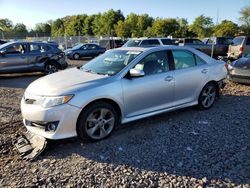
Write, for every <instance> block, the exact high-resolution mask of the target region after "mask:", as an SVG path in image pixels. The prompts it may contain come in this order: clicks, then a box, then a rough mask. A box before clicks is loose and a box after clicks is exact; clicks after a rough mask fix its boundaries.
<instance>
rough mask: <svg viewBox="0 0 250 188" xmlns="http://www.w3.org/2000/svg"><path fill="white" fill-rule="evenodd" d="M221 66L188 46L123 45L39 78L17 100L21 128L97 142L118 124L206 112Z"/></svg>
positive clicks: (50, 136) (218, 82)
mask: <svg viewBox="0 0 250 188" xmlns="http://www.w3.org/2000/svg"><path fill="white" fill-rule="evenodd" d="M226 75H227V70H226V68H225V63H224V62H222V61H217V60H215V59H212V58H210V57H209V56H207V55H205V54H204V53H202V52H200V51H197V50H195V49H192V48H188V47H178V46H160V47H151V48H140V47H123V48H118V49H114V50H109V51H107V52H106V53H104V54H103V55H100V56H98V57H97V58H95V59H93V60H91V61H90V62H89V63H87V64H85V65H83V66H82V67H78V68H71V69H67V70H65V71H61V72H58V73H55V74H52V75H48V76H46V77H43V78H40V79H38V80H36V81H34V82H33V83H31V84H30V85H29V87H28V88H27V90H26V91H25V94H24V97H23V99H22V101H21V111H22V116H23V121H24V124H25V126H26V127H27V129H28V130H29V131H30V132H32V133H35V134H37V135H40V136H43V137H45V138H48V139H63V138H69V137H75V136H78V137H80V138H82V139H83V138H88V139H90V140H95V141H96V140H101V139H103V138H105V137H107V136H109V135H110V134H111V132H112V131H113V130H114V127H116V126H117V125H118V124H123V123H127V122H130V121H134V120H138V119H141V118H145V117H148V116H152V115H156V114H159V113H163V112H167V111H172V110H175V109H179V108H184V107H188V106H193V105H199V106H200V107H201V108H202V109H208V108H210V107H211V106H212V105H213V104H214V101H215V99H216V97H217V96H218V95H219V90H220V88H221V87H223V86H224V82H223V80H224V79H225V78H226Z"/></svg>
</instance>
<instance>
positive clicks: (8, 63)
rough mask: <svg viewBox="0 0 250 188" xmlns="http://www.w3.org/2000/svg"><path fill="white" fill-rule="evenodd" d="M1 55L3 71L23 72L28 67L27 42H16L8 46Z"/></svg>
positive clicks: (1, 68) (0, 63) (1, 69)
mask: <svg viewBox="0 0 250 188" xmlns="http://www.w3.org/2000/svg"><path fill="white" fill-rule="evenodd" d="M2 51H4V52H5V54H3V55H1V56H0V71H1V72H10V73H11V72H22V71H25V70H26V69H27V67H28V58H27V45H26V44H25V43H14V44H10V45H8V46H6V47H5V48H4V49H2Z"/></svg>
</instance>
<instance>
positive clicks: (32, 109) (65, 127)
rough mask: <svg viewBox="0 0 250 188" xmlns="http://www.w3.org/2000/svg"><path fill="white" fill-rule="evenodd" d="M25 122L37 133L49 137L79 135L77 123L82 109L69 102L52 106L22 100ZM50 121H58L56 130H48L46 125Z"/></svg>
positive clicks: (28, 127)
mask: <svg viewBox="0 0 250 188" xmlns="http://www.w3.org/2000/svg"><path fill="white" fill-rule="evenodd" d="M21 112H22V116H23V123H24V125H25V126H26V128H27V129H28V130H29V131H30V132H32V133H35V134H37V135H40V136H43V137H45V138H48V139H53V140H57V139H64V138H70V137H75V136H77V133H76V123H77V118H78V116H79V114H80V113H81V109H80V108H78V107H75V106H72V105H69V104H62V105H58V106H55V107H51V108H43V107H41V106H39V105H34V104H26V103H25V102H24V99H22V101H21ZM49 122H57V128H56V130H55V131H48V130H47V129H46V127H45V126H41V125H43V124H44V125H46V124H47V123H49Z"/></svg>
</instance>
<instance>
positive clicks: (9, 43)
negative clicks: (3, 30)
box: [0, 42, 10, 50]
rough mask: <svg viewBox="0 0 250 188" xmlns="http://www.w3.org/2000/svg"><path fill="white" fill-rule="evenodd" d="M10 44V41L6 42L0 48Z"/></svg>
mask: <svg viewBox="0 0 250 188" xmlns="http://www.w3.org/2000/svg"><path fill="white" fill-rule="evenodd" d="M9 44H10V43H9V42H7V43H4V44H2V45H0V50H1V49H3V48H5V47H6V46H8V45H9Z"/></svg>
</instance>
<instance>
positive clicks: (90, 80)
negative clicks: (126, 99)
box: [26, 68, 110, 96]
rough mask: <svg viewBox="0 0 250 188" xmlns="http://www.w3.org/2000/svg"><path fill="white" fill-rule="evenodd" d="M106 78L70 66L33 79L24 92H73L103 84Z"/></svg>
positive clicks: (54, 94) (50, 93)
mask: <svg viewBox="0 0 250 188" xmlns="http://www.w3.org/2000/svg"><path fill="white" fill-rule="evenodd" d="M108 78H110V77H109V76H107V75H98V74H93V73H89V72H86V71H84V70H81V69H78V68H71V69H67V70H64V71H60V72H57V73H54V74H51V75H48V76H44V77H42V78H39V79H37V80H35V81H34V82H32V83H31V84H30V85H29V86H28V88H27V89H26V92H27V93H29V94H33V95H39V96H56V95H65V94H74V93H75V92H77V90H79V89H83V88H86V89H87V88H89V87H93V86H94V85H97V84H103V83H104V80H107V79H108Z"/></svg>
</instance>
